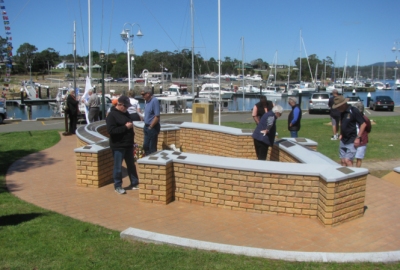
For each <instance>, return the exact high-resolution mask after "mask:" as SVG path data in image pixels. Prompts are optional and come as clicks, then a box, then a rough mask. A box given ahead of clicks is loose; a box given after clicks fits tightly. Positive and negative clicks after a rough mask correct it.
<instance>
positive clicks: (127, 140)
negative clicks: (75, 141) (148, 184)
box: [106, 96, 139, 194]
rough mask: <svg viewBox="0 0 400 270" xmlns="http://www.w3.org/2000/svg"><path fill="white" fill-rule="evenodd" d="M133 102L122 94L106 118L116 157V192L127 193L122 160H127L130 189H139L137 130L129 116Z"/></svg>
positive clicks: (111, 145)
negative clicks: (135, 148) (123, 179)
mask: <svg viewBox="0 0 400 270" xmlns="http://www.w3.org/2000/svg"><path fill="white" fill-rule="evenodd" d="M130 106H131V102H130V100H129V98H128V97H127V96H120V97H119V98H118V102H117V105H116V106H113V107H111V111H110V113H109V114H108V116H107V118H106V123H107V132H108V134H110V148H111V150H112V153H113V158H114V168H113V178H114V188H115V192H117V193H118V194H125V189H123V188H122V161H123V160H125V163H126V167H127V170H128V176H129V179H130V182H131V183H130V186H129V187H128V189H132V190H135V189H138V184H139V178H138V174H137V171H136V166H135V160H134V157H133V144H134V137H135V132H134V131H133V124H132V120H131V118H130V117H129V113H128V108H129V107H130Z"/></svg>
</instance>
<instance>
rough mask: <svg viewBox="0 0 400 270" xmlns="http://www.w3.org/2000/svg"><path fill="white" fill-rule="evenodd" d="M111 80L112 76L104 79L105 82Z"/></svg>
mask: <svg viewBox="0 0 400 270" xmlns="http://www.w3.org/2000/svg"><path fill="white" fill-rule="evenodd" d="M112 80H114V78H113V77H107V78H105V79H104V81H105V82H111V81H112Z"/></svg>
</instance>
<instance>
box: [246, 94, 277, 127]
mask: <svg viewBox="0 0 400 270" xmlns="http://www.w3.org/2000/svg"><path fill="white" fill-rule="evenodd" d="M272 107H273V106H272V102H268V100H267V97H266V96H261V97H260V102H257V103H256V104H255V105H254V107H253V110H252V112H251V116H253V119H254V122H256V125H258V123H259V122H260V119H261V117H262V116H263V115H264V113H267V112H268V111H270V110H272Z"/></svg>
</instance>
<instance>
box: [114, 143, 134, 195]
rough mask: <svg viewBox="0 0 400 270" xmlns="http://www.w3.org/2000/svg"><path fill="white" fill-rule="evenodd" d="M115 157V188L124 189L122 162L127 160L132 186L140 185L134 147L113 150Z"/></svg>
mask: <svg viewBox="0 0 400 270" xmlns="http://www.w3.org/2000/svg"><path fill="white" fill-rule="evenodd" d="M112 153H113V157H114V170H113V178H114V188H117V187H122V161H123V160H125V163H126V167H127V169H128V176H129V179H130V180H131V185H132V186H135V185H137V184H139V177H138V174H137V172H136V166H135V160H134V158H133V146H132V147H129V148H118V149H112Z"/></svg>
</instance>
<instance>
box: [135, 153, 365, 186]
mask: <svg viewBox="0 0 400 270" xmlns="http://www.w3.org/2000/svg"><path fill="white" fill-rule="evenodd" d="M299 147H301V146H299ZM291 148H293V147H291ZM304 150H305V151H307V149H304ZM314 153H316V152H313V151H310V152H309V155H310V156H311V155H313V154H314ZM318 157H319V156H315V158H314V160H317V158H318ZM310 160H312V159H310ZM171 161H173V162H176V163H182V164H190V165H196V166H204V167H214V168H223V169H229V170H242V171H254V172H261V173H272V174H291V175H308V176H319V177H321V178H322V179H324V180H325V181H326V182H338V181H342V180H346V179H349V178H353V177H358V176H362V175H366V174H367V173H368V169H365V168H351V169H349V172H348V173H343V172H341V171H339V170H338V169H340V168H341V166H340V165H339V164H336V165H333V164H330V163H327V162H320V163H308V164H307V163H288V162H277V161H263V160H252V159H244V158H232V157H221V156H210V155H201V154H192V153H183V152H175V151H170V150H163V151H160V152H157V153H154V154H153V155H151V156H148V157H144V158H141V159H139V160H138V163H139V164H151V165H159V166H163V165H165V164H167V163H168V162H171Z"/></svg>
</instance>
